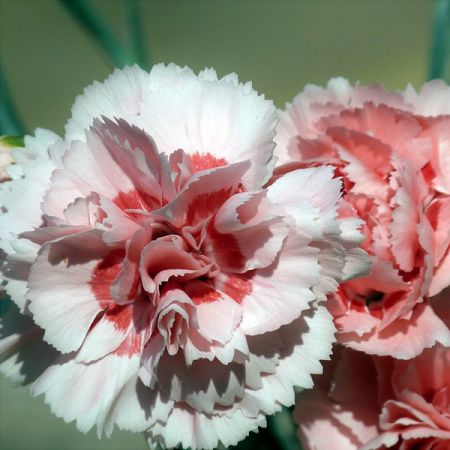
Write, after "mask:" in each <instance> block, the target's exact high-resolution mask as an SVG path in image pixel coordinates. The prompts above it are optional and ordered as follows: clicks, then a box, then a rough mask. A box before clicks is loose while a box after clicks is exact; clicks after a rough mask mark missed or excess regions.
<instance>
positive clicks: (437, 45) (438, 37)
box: [428, 0, 450, 80]
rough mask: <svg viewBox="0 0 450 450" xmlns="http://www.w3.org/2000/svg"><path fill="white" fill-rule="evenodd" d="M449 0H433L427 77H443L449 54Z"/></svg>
mask: <svg viewBox="0 0 450 450" xmlns="http://www.w3.org/2000/svg"><path fill="white" fill-rule="evenodd" d="M449 29H450V0H435V6H434V18H433V30H432V33H433V37H432V47H431V65H430V72H429V76H428V78H429V79H430V80H432V79H435V78H444V76H445V71H446V59H447V58H448V57H449V56H450V42H449V41H450V33H449Z"/></svg>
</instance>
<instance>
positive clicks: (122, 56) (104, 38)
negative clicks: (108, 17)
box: [59, 0, 130, 68]
mask: <svg viewBox="0 0 450 450" xmlns="http://www.w3.org/2000/svg"><path fill="white" fill-rule="evenodd" d="M59 2H60V3H61V4H62V5H63V6H64V8H65V9H66V10H67V11H68V12H69V14H71V15H72V17H73V18H74V19H75V20H76V21H77V22H78V23H79V24H80V25H81V26H82V27H83V28H84V29H85V30H86V31H87V32H88V33H89V34H90V35H91V36H92V37H93V38H94V39H95V40H96V41H97V42H98V44H99V45H100V46H101V47H102V48H103V49H104V50H105V52H106V53H107V55H108V56H109V58H110V60H111V61H112V63H113V64H114V65H115V66H116V67H120V68H122V67H123V66H125V65H126V64H128V63H129V62H130V61H129V59H128V56H127V53H126V52H125V50H124V49H123V47H122V45H121V44H120V42H119V41H118V40H117V39H116V37H115V36H114V34H113V33H112V31H111V30H110V29H109V28H108V26H107V24H106V23H105V22H104V21H103V19H102V17H101V15H100V14H99V13H98V12H97V11H95V10H94V8H93V7H92V5H91V4H90V2H89V0H59Z"/></svg>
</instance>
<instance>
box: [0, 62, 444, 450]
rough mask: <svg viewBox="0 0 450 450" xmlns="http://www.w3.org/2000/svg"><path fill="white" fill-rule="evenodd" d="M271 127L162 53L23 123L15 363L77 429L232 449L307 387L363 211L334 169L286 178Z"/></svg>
mask: <svg viewBox="0 0 450 450" xmlns="http://www.w3.org/2000/svg"><path fill="white" fill-rule="evenodd" d="M276 125H277V114H276V110H275V108H274V106H273V104H272V102H271V101H268V100H266V99H265V98H264V97H263V96H261V95H258V94H257V93H256V92H255V91H254V90H253V88H252V86H251V84H249V83H247V84H242V83H240V82H239V81H238V79H237V76H236V75H234V74H232V75H229V76H226V77H224V78H221V79H219V78H217V75H216V73H215V72H214V71H213V70H205V71H203V72H201V73H200V74H198V75H196V74H194V73H193V72H192V71H191V70H190V69H188V68H180V67H178V66H175V65H169V66H163V65H158V66H155V67H154V68H153V69H152V71H151V72H150V73H147V72H145V71H143V70H141V69H139V68H138V67H131V68H126V69H124V70H122V71H119V70H118V71H116V72H114V73H113V74H112V75H111V76H110V77H109V78H108V79H107V80H106V81H105V82H103V83H94V84H93V85H91V86H89V87H88V88H87V89H86V90H85V92H84V93H83V95H81V96H80V97H78V98H77V100H76V102H75V104H74V106H73V109H72V117H71V119H70V120H69V122H68V123H67V125H66V133H65V136H64V138H60V137H58V136H57V135H55V134H54V133H52V132H50V131H47V130H42V129H38V130H37V131H36V133H35V135H34V136H27V137H26V138H25V148H24V149H18V150H14V151H13V153H12V158H13V159H14V162H15V164H11V165H9V166H8V167H7V168H6V171H7V177H8V178H9V179H10V181H6V182H4V183H2V185H1V191H0V205H1V208H2V215H1V218H0V230H1V231H0V246H1V250H2V255H3V256H2V263H1V269H0V270H1V273H2V278H3V280H4V289H5V290H6V292H7V294H8V295H9V296H10V298H11V299H12V301H13V302H14V304H15V305H14V306H11V307H10V308H9V310H8V312H7V314H6V315H4V316H2V317H1V319H0V320H1V322H0V362H1V365H0V369H1V370H2V372H4V373H5V374H6V375H7V376H9V377H10V378H11V379H13V381H15V382H16V383H18V384H21V383H23V384H26V383H32V384H31V392H32V394H33V395H40V394H43V395H44V398H45V401H46V402H47V403H48V404H49V405H50V408H51V410H52V411H53V413H54V414H56V415H57V416H59V417H62V418H63V419H64V420H65V421H76V425H77V427H78V428H79V429H80V430H81V431H88V430H89V429H91V428H92V427H96V428H97V431H98V434H99V435H101V434H103V433H105V434H106V435H110V434H111V432H112V431H113V428H114V426H117V427H119V428H121V429H125V430H130V431H134V432H145V433H146V437H147V442H148V444H149V446H150V447H155V446H156V445H157V444H161V445H162V446H163V447H166V448H173V447H176V446H178V445H181V446H183V447H192V448H199V449H200V448H205V449H206V448H207V449H210V448H214V447H216V446H217V445H218V444H219V442H221V443H223V444H224V445H232V444H236V443H237V442H238V441H240V440H241V439H243V438H244V437H245V436H246V435H247V434H248V433H249V432H250V431H252V430H256V429H257V428H258V426H265V423H266V422H265V420H266V419H265V417H266V416H267V415H269V414H273V413H274V412H277V411H279V410H280V409H281V407H282V405H287V406H289V405H292V404H293V403H294V386H299V387H302V388H308V387H312V378H311V375H312V374H317V373H320V372H321V370H322V369H321V363H320V361H321V360H324V359H328V358H329V355H330V353H331V346H332V343H333V342H334V331H335V327H334V324H333V318H332V316H331V315H330V313H329V312H328V310H327V308H326V307H325V306H324V304H323V303H324V302H325V301H326V299H327V295H329V294H331V293H333V292H334V291H336V289H337V288H338V285H339V283H340V282H342V281H345V280H349V279H351V278H353V277H355V276H358V275H361V274H362V273H364V272H365V271H366V270H367V268H368V263H367V258H366V254H365V252H364V251H363V250H361V249H360V248H359V244H360V242H361V241H362V239H363V235H362V233H361V232H360V230H359V228H360V227H361V225H362V223H363V222H362V220H361V219H359V218H357V217H355V215H354V214H348V217H347V216H342V215H341V217H339V218H338V213H339V211H338V202H339V198H340V196H341V184H342V183H341V180H340V179H339V178H336V177H334V170H333V168H332V167H327V166H324V167H311V168H300V169H298V170H290V171H289V172H288V173H286V174H283V175H280V174H277V175H276V176H275V177H274V176H273V175H274V173H273V170H274V166H275V159H274V148H275V142H274V136H275V132H276ZM399 177H400V175H399ZM399 180H400V178H399ZM398 182H400V181H398ZM439 186H440V185H439ZM439 186H436V189H437V188H438V187H439ZM436 208H438V207H436ZM439 208H441V206H440V205H439ZM439 208H438V209H439ZM438 216H439V215H438V214H436V217H438ZM425 238H427V236H424V237H423V239H425ZM428 244H430V243H428ZM428 244H427V245H428ZM430 245H432V244H430ZM423 258H426V255H423ZM408 261H409V259H408ZM434 261H435V259H433V260H432V262H431V263H430V264H432V267H433V269H434V268H435V266H436V267H437V268H439V266H437V265H436V264H434ZM408 267H409V266H408ZM427 267H428V266H427ZM430 267H431V266H430ZM436 270H437V269H436ZM418 272H420V273H417V274H416V275H415V276H416V277H417V278H419V277H422V278H423V277H426V278H428V277H430V276H431V275H430V273H429V272H430V270H428V269H426V270H425V272H423V273H422V272H421V271H418ZM427 286H428V285H427ZM417 289H419V290H420V289H422V288H417ZM427 289H428V287H427ZM409 303H411V305H412V306H411V308H413V306H415V304H416V303H417V302H416V301H415V300H414V301H410V302H409Z"/></svg>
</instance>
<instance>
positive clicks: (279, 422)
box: [267, 408, 302, 450]
mask: <svg viewBox="0 0 450 450" xmlns="http://www.w3.org/2000/svg"><path fill="white" fill-rule="evenodd" d="M267 429H268V430H270V432H271V433H272V435H273V437H274V440H275V441H276V442H278V447H279V448H281V449H282V450H301V448H302V447H301V444H300V441H299V440H298V438H297V433H296V428H295V425H294V422H293V420H292V412H291V411H290V410H289V408H283V410H282V411H281V412H279V413H278V414H275V415H274V416H270V417H268V418H267Z"/></svg>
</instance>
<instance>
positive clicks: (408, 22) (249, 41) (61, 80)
mask: <svg viewBox="0 0 450 450" xmlns="http://www.w3.org/2000/svg"><path fill="white" fill-rule="evenodd" d="M93 3H94V5H95V6H96V7H97V8H98V9H99V10H101V11H102V12H103V14H104V16H105V18H106V19H107V20H108V22H109V23H111V24H112V25H113V27H114V29H115V30H116V32H117V33H118V34H119V35H120V36H123V35H124V33H125V27H124V20H123V12H124V8H123V4H122V2H121V1H120V0H97V1H93ZM141 6H142V17H143V21H144V26H145V34H146V39H147V41H148V46H149V49H150V53H151V59H152V62H154V63H155V62H161V61H165V62H171V61H173V62H176V63H178V64H182V65H184V64H187V65H190V66H192V67H193V68H194V69H196V70H198V69H201V68H203V67H205V66H213V67H215V68H216V69H217V70H218V72H219V73H220V74H222V75H224V74H226V73H228V72H232V71H235V72H238V73H239V75H240V78H241V79H242V80H253V82H254V86H255V87H256V89H258V90H259V91H261V92H264V93H265V94H266V96H268V97H271V98H273V99H274V100H275V102H276V104H277V105H278V106H280V107H281V106H283V105H284V103H285V102H286V101H289V100H290V99H291V98H292V97H293V96H294V95H295V94H296V93H297V92H298V91H299V90H300V89H301V88H302V87H303V86H304V85H305V84H306V83H316V84H323V83H325V82H326V81H327V80H328V79H329V78H330V77H332V76H336V75H342V76H345V77H348V78H350V79H351V80H352V81H356V80H360V81H362V82H364V83H370V82H381V83H383V84H384V85H385V86H386V87H388V88H390V89H398V88H404V87H405V86H406V84H407V83H409V82H411V83H412V84H413V85H414V86H416V87H418V86H420V85H421V84H422V83H423V81H424V80H425V77H426V73H427V70H428V55H429V49H430V31H431V16H432V2H431V1H428V0H420V1H410V0H390V1H387V0H353V1H339V0H328V1H327V0H316V1H314V0H309V1H245V0H242V1H237V0H234V1H214V0H209V1H208V0H204V1H181V0H180V1H142V4H141ZM0 53H1V61H2V65H3V69H4V71H5V73H6V76H7V77H8V80H9V84H10V87H11V90H12V92H13V94H14V97H15V100H16V104H17V108H18V110H19V112H20V114H21V115H22V117H23V119H24V121H25V124H26V126H27V128H28V129H29V130H33V129H34V128H36V127H45V128H50V129H52V130H54V131H56V132H58V133H62V132H63V127H64V123H65V122H66V120H67V118H68V116H69V114H70V107H71V104H72V102H73V100H74V98H75V96H76V95H78V94H79V93H81V91H82V89H83V87H84V86H86V85H87V84H88V83H90V82H91V81H92V80H102V79H103V78H104V77H105V76H106V75H107V74H108V73H109V72H110V70H111V67H110V66H109V64H108V62H107V59H106V58H105V57H104V55H103V54H102V52H101V51H100V50H99V49H98V47H97V46H96V45H95V43H93V42H91V41H90V39H89V38H88V37H87V36H86V35H85V34H84V32H83V31H82V30H81V29H80V28H79V26H78V25H77V24H76V23H74V22H72V20H71V18H70V17H69V16H68V15H67V13H66V12H65V11H64V10H63V9H62V8H61V6H60V5H59V4H58V3H57V1H55V0H0ZM145 448H146V446H145V443H144V441H143V437H142V436H140V435H132V434H126V433H120V432H117V433H115V434H114V435H113V438H112V439H111V440H106V439H103V440H101V441H98V440H97V437H96V435H95V433H90V434H88V435H87V436H85V435H83V434H81V433H79V432H77V431H76V429H75V427H74V426H73V424H69V425H67V424H64V423H63V422H62V421H61V420H59V419H57V418H55V417H53V416H52V415H51V414H50V412H49V410H48V408H47V407H46V406H45V405H44V404H43V401H42V400H41V399H31V398H29V397H28V396H27V394H26V391H25V389H23V388H22V389H13V388H12V387H10V385H9V384H8V383H7V382H6V381H5V380H4V379H0V449H1V450H66V449H67V450H94V449H109V450H139V449H145Z"/></svg>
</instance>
